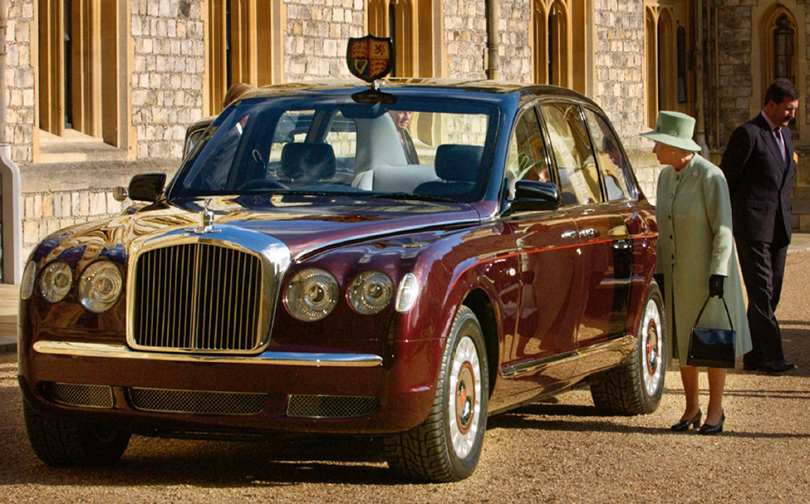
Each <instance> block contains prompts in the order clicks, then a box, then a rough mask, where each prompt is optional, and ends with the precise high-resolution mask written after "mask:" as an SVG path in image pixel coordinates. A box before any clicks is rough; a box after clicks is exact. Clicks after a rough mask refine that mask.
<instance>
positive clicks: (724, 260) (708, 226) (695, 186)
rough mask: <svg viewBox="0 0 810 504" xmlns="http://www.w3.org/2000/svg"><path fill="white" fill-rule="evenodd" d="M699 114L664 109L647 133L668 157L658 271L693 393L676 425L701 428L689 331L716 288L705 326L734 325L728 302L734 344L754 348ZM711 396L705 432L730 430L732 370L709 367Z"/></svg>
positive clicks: (661, 185)
mask: <svg viewBox="0 0 810 504" xmlns="http://www.w3.org/2000/svg"><path fill="white" fill-rule="evenodd" d="M694 126H695V120H694V119H693V118H692V117H689V116H688V115H685V114H681V113H679V112H667V111H661V112H660V113H659V114H658V120H657V122H656V125H655V130H654V131H650V132H647V133H642V134H641V135H642V136H644V137H647V138H649V139H650V140H653V141H655V147H653V153H655V154H656V156H657V157H658V162H659V163H661V164H663V165H666V166H665V167H664V169H663V170H662V171H661V174H660V177H659V179H658V191H657V199H656V205H655V207H656V216H657V220H658V260H657V263H656V278H658V280H659V283H663V285H661V286H660V287H661V289H662V292H663V293H664V302H665V305H666V310H667V315H669V316H668V317H667V320H668V321H669V323H668V324H667V326H668V329H669V330H668V336H669V338H670V341H671V342H672V343H673V345H672V349H673V356H676V357H677V358H678V361H679V363H680V369H681V379H682V380H683V389H684V393H685V395H686V409H685V411H684V413H683V416H681V419H680V421H678V422H677V423H676V424H674V425H673V426H672V430H675V431H686V430H689V428H690V427H694V428H697V426H698V425H699V424H700V421H701V418H702V412H701V409H700V403H699V388H698V368H697V367H694V366H689V365H687V363H686V355H687V349H688V346H689V335H690V332H691V329H692V327H693V326H695V323H696V319H697V317H698V314H699V313H700V311H701V307H702V306H703V305H704V302H705V301H706V300H707V298H709V297H710V296H711V299H710V300H709V302H708V304H707V306H706V310H705V311H704V312H703V314H702V316H701V320H700V326H701V327H711V328H723V329H728V328H729V327H728V325H729V321H728V316H727V315H726V309H725V307H724V305H723V302H722V300H721V299H720V298H725V300H726V303H727V304H728V309H729V312H730V316H731V320H732V323H733V326H734V327H733V329H734V330H735V331H736V341H735V347H736V348H735V351H736V354H737V356H740V355H742V354H744V353H746V352H748V351H749V350H751V336H750V334H749V331H748V321H747V319H746V316H745V301H744V300H743V296H742V287H741V283H742V282H741V281H740V276H739V272H738V269H737V257H736V251H735V249H734V239H733V236H732V232H731V202H730V198H729V192H728V184H727V183H726V179H725V177H724V176H723V172H722V171H720V168H718V167H717V166H715V165H714V164H712V163H711V162H709V161H708V160H706V159H705V158H703V157H701V156H700V155H699V154H697V152H698V151H700V146H698V144H697V143H695V142H694V141H693V140H692V133H693V131H694ZM707 372H708V376H709V404H708V407H707V415H706V422H705V423H704V424H703V426H702V427H700V433H701V434H716V433H719V432H723V422H724V421H725V418H726V417H725V413H724V411H723V389H724V387H725V382H726V370H725V369H723V368H708V369H707Z"/></svg>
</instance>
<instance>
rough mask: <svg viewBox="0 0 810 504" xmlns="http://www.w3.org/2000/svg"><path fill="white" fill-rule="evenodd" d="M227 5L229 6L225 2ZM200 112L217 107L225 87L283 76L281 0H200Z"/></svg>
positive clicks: (271, 81) (214, 110)
mask: <svg viewBox="0 0 810 504" xmlns="http://www.w3.org/2000/svg"><path fill="white" fill-rule="evenodd" d="M228 7H230V8H228ZM202 11H203V22H204V23H205V25H206V37H205V73H206V76H205V79H204V85H203V95H204V98H205V99H204V106H203V112H204V113H205V114H208V115H213V114H217V113H219V112H220V111H221V110H222V99H223V97H224V96H225V93H226V91H227V90H228V87H230V86H231V85H232V84H235V83H237V82H246V83H248V84H250V85H252V86H264V85H267V84H275V83H279V82H282V81H283V69H284V64H283V54H284V43H283V36H284V30H283V28H282V27H283V26H285V25H286V23H285V22H284V21H285V20H284V17H285V15H284V12H285V11H284V5H283V0H230V1H228V0H205V1H204V2H203V8H202Z"/></svg>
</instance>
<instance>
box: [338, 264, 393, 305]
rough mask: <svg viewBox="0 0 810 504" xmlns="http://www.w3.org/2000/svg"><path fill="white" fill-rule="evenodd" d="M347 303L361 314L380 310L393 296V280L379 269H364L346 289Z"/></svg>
mask: <svg viewBox="0 0 810 504" xmlns="http://www.w3.org/2000/svg"><path fill="white" fill-rule="evenodd" d="M346 297H348V298H349V304H350V305H352V308H354V309H355V310H357V311H358V312H359V313H362V314H363V315H371V314H372V313H377V312H378V311H380V310H382V309H383V308H385V307H386V306H388V303H390V302H391V298H393V297H394V282H392V281H391V279H390V278H388V275H386V274H385V273H383V272H381V271H366V272H363V273H361V274H360V275H358V276H357V277H356V278H355V279H354V280H352V282H351V284H349V289H348V290H347V291H346Z"/></svg>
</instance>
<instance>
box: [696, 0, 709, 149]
mask: <svg viewBox="0 0 810 504" xmlns="http://www.w3.org/2000/svg"><path fill="white" fill-rule="evenodd" d="M703 62H704V57H703V0H696V1H695V123H696V126H697V143H698V145H700V155H701V156H703V157H705V158H706V159H709V146H708V145H707V144H706V123H705V119H704V116H705V108H704V103H705V102H704V94H703V68H704V63H703Z"/></svg>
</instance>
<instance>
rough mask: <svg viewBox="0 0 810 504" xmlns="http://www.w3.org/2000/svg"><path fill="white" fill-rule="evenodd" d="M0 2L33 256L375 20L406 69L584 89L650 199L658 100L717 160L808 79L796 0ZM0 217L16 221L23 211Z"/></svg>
mask: <svg viewBox="0 0 810 504" xmlns="http://www.w3.org/2000/svg"><path fill="white" fill-rule="evenodd" d="M3 4H4V5H3ZM0 7H2V8H3V9H5V12H0V21H4V22H5V26H6V33H5V53H4V54H3V55H0V57H1V58H2V64H0V68H2V69H3V70H4V71H3V78H4V81H3V93H2V95H3V96H2V103H0V111H3V113H2V119H1V120H2V121H3V123H2V127H1V128H0V143H5V144H8V145H9V149H10V155H11V158H12V159H13V161H14V162H15V163H16V164H17V165H18V166H19V172H20V191H21V202H22V203H21V209H20V213H21V215H19V216H18V218H19V219H21V222H22V226H21V229H22V243H21V245H20V247H21V249H22V250H21V251H20V255H21V257H22V258H23V259H24V258H25V257H26V256H27V254H28V251H30V249H31V248H32V247H33V246H34V245H35V244H36V243H37V242H38V241H39V240H41V239H42V238H44V237H45V236H47V235H48V234H49V233H52V232H54V231H55V230H56V229H59V228H61V227H64V226H66V225H69V224H73V223H78V222H84V221H87V220H91V219H95V218H98V217H104V216H109V215H114V214H117V213H119V212H120V211H121V210H122V208H124V206H125V203H121V202H118V201H115V200H114V199H113V198H112V196H111V191H112V189H113V188H114V187H115V186H121V185H126V183H127V182H128V180H129V178H130V177H131V176H132V175H134V174H136V173H143V172H149V171H164V172H166V173H171V172H172V171H174V169H176V168H177V167H178V166H179V163H180V157H181V154H182V148H183V141H184V135H185V128H186V126H188V125H189V124H190V123H191V122H193V121H195V120H197V119H200V118H202V117H205V116H209V115H214V114H217V113H218V112H219V111H220V110H221V108H222V104H221V100H222V97H223V95H224V93H225V90H226V89H227V88H228V87H229V86H230V84H232V83H234V82H248V83H250V84H252V85H254V86H261V85H267V84H276V83H284V82H296V81H306V80H313V79H329V78H336V77H339V78H350V75H349V73H348V70H347V69H346V66H345V60H344V58H345V51H346V43H347V40H348V38H349V37H360V36H363V35H365V34H366V33H371V34H374V35H377V36H390V37H392V38H393V40H394V43H395V47H396V64H395V69H394V74H395V75H396V76H399V77H424V78H430V77H451V78H464V79H487V78H492V79H498V80H507V81H517V82H524V83H531V82H533V83H550V84H556V85H560V86H565V87H570V88H573V89H576V90H577V91H580V92H582V93H584V94H586V95H587V96H589V97H591V98H592V99H594V100H595V101H596V102H597V103H599V104H600V105H601V106H602V107H603V108H604V109H605V110H606V111H607V112H608V114H609V116H610V117H611V119H612V121H613V122H614V124H615V125H616V127H617V129H618V130H619V134H620V135H621V136H622V137H623V140H624V143H625V147H626V148H627V150H628V151H629V154H630V157H631V160H632V162H633V165H634V167H635V169H636V172H637V175H638V176H639V179H640V182H641V185H642V187H643V189H644V191H645V193H646V194H648V195H654V193H655V191H654V189H655V183H656V180H657V174H658V171H659V170H660V167H659V166H658V165H657V162H656V160H655V157H654V156H652V154H651V152H650V151H651V148H652V145H651V144H649V143H648V142H646V141H642V139H640V138H639V136H638V133H639V132H641V131H646V130H648V129H650V128H651V127H652V126H653V124H654V122H655V117H656V115H657V112H658V110H662V109H667V110H680V111H682V112H686V113H688V114H690V115H693V116H696V117H697V118H698V125H699V126H698V129H699V131H698V135H697V136H698V141H699V142H700V143H701V145H703V146H704V147H705V150H706V153H707V155H711V156H712V157H713V158H715V160H717V159H719V156H720V155H721V154H722V149H723V148H724V144H725V141H726V140H727V139H728V137H729V135H730V133H731V131H732V130H733V128H734V127H735V126H736V125H738V124H740V123H742V122H743V121H745V120H747V119H749V118H750V117H753V116H754V115H755V114H756V113H758V112H759V110H760V107H761V105H762V96H763V95H764V90H765V88H766V87H767V85H768V84H769V82H770V81H771V80H773V78H775V77H782V76H784V77H788V78H790V79H792V80H793V81H794V82H795V83H796V84H797V86H798V87H799V89H800V91H801V92H802V93H803V96H804V94H806V90H807V86H808V83H807V81H806V77H805V74H806V69H807V67H808V57H810V50H808V45H810V39H808V38H807V36H806V33H805V32H806V26H807V25H808V23H810V17H808V16H810V12H807V9H806V7H805V3H804V2H802V1H793V0H782V1H778V2H777V1H773V0H723V1H722V2H720V1H719V0H172V1H168V0H0ZM3 9H0V11H2V10H3ZM2 24H3V23H2V22H0V32H2ZM720 33H722V34H723V36H722V37H719V36H718V34H720ZM808 107H810V101H809V100H804V99H803V100H802V109H801V111H800V113H799V114H798V115H797V120H796V122H795V124H794V125H793V128H794V135H795V138H796V143H797V151H798V152H799V154H800V165H799V171H798V176H797V182H796V187H795V188H794V191H795V192H794V200H793V201H794V213H795V222H794V228H796V229H801V230H803V231H810V168H808V165H807V162H806V160H805V159H804V156H803V154H804V153H805V152H810V126H808V124H807V118H808ZM3 191H4V194H3V196H4V197H8V194H7V190H6V188H5V187H4V188H3ZM2 217H3V229H4V235H5V234H7V232H8V230H9V228H10V226H11V224H9V220H10V219H12V218H14V217H13V216H11V215H8V212H4V214H3V216H2ZM3 242H4V251H5V253H8V246H9V243H10V242H8V240H6V239H4V240H3ZM5 269H6V268H4V270H5ZM4 278H6V279H7V280H6V281H8V278H10V277H9V274H8V272H5V276H4Z"/></svg>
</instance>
